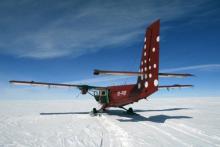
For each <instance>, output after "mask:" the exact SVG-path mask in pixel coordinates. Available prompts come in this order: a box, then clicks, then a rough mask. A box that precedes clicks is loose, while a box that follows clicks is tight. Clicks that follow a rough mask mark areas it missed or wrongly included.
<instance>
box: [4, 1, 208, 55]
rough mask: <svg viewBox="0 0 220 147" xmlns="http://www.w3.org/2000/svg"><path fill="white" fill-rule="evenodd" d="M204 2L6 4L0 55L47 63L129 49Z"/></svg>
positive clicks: (49, 2) (34, 2) (26, 2)
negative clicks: (156, 25) (151, 27)
mask: <svg viewBox="0 0 220 147" xmlns="http://www.w3.org/2000/svg"><path fill="white" fill-rule="evenodd" d="M205 2H206V0H204V1H203V2H198V1H197V0H192V1H178V0H171V1H163V0H159V1H153V0H152V1H150V0H138V1H123V0H120V1H117V2H116V1H105V2H104V1H98V0H95V1H80V0H76V1H65V2H64V1H58V0H53V1H52V0H47V1H41V0H39V1H34V0H29V1H27V0H22V1H17V2H12V1H7V0H2V1H1V2H0V16H1V20H0V27H1V28H2V29H1V30H3V31H1V34H0V53H4V54H10V55H15V56H18V57H30V58H37V59H45V58H55V57H63V56H72V57H77V56H80V55H83V54H87V53H91V52H96V51H98V50H101V49H105V48H107V47H110V46H114V47H117V46H121V45H126V46H130V45H131V44H132V43H133V42H134V41H135V39H139V37H140V36H141V34H143V26H146V25H147V24H148V23H150V22H152V21H153V20H155V19H157V18H162V20H163V21H169V20H173V19H175V18H180V17H182V16H185V15H187V14H190V13H192V12H193V11H195V10H197V9H200V7H198V5H199V4H201V3H205ZM165 27H166V26H165Z"/></svg>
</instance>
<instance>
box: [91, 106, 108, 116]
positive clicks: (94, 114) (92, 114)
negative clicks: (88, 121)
mask: <svg viewBox="0 0 220 147" xmlns="http://www.w3.org/2000/svg"><path fill="white" fill-rule="evenodd" d="M103 111H105V109H102V108H101V109H99V110H97V109H96V108H93V109H92V111H91V112H90V115H91V116H97V115H98V116H101V114H102V113H103Z"/></svg>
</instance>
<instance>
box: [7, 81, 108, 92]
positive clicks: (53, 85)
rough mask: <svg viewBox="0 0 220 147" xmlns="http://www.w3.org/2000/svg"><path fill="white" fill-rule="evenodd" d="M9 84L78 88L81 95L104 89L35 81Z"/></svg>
mask: <svg viewBox="0 0 220 147" xmlns="http://www.w3.org/2000/svg"><path fill="white" fill-rule="evenodd" d="M9 83H11V84H15V85H31V86H46V87H49V88H78V89H79V90H81V92H82V94H86V93H87V92H88V90H91V89H97V90H99V89H100V90H101V89H105V88H106V87H97V86H89V85H77V84H63V83H47V82H35V81H16V80H11V81H9Z"/></svg>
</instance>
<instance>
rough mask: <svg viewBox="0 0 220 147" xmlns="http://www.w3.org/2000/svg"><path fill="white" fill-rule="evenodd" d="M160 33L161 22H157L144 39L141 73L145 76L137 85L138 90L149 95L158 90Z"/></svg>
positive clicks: (139, 78)
mask: <svg viewBox="0 0 220 147" xmlns="http://www.w3.org/2000/svg"><path fill="white" fill-rule="evenodd" d="M159 31H160V20H157V21H155V22H154V23H153V24H151V25H150V26H149V27H148V28H147V30H146V34H145V38H144V47H143V51H142V57H141V64H140V72H142V73H144V74H143V75H141V76H139V77H138V80H137V85H138V89H140V90H144V92H147V93H153V92H155V91H156V90H158V70H159V41H160V36H159Z"/></svg>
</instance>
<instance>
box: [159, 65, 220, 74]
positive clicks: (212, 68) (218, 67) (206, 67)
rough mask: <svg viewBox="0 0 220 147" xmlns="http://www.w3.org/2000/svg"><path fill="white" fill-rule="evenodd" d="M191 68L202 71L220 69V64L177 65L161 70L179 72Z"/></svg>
mask: <svg viewBox="0 0 220 147" xmlns="http://www.w3.org/2000/svg"><path fill="white" fill-rule="evenodd" d="M189 70H202V71H213V70H220V64H203V65H193V66H184V67H177V68H170V69H162V70H161V72H177V71H189Z"/></svg>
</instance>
